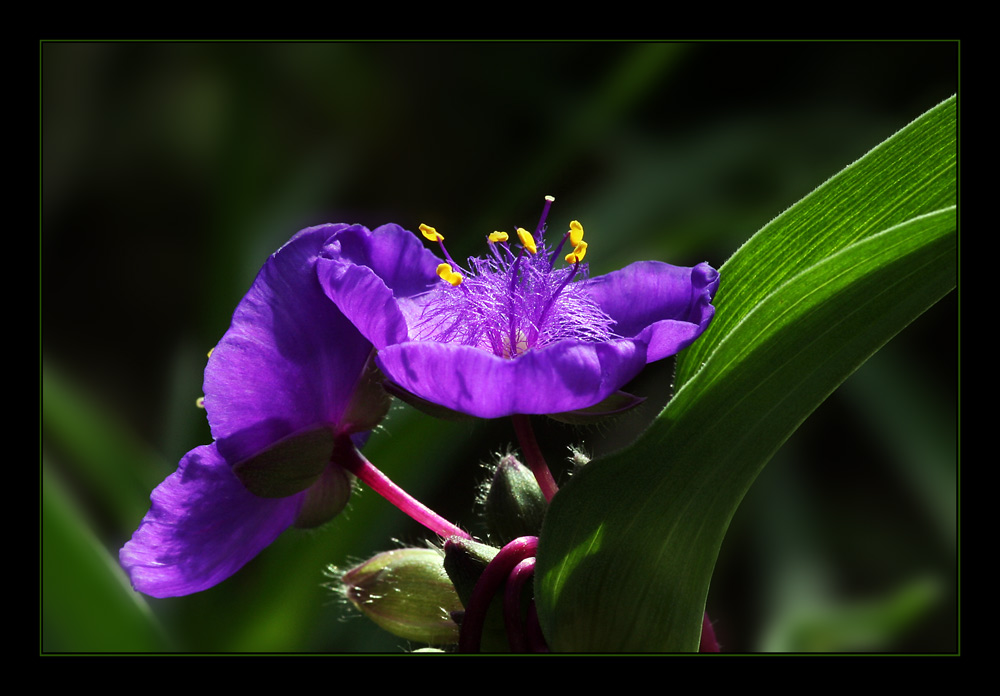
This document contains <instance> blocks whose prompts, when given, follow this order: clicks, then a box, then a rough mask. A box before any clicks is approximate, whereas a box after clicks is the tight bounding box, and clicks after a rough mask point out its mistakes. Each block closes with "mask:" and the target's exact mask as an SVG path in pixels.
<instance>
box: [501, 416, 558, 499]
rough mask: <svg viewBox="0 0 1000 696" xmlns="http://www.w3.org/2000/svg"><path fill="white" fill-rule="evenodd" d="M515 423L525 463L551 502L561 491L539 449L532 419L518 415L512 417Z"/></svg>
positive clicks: (515, 430)
mask: <svg viewBox="0 0 1000 696" xmlns="http://www.w3.org/2000/svg"><path fill="white" fill-rule="evenodd" d="M511 418H512V419H513V421H514V432H516V433H517V441H518V442H519V443H520V444H521V452H522V453H523V454H524V460H525V463H526V464H527V465H528V468H529V469H531V473H533V474H534V475H535V480H536V481H538V487H539V488H541V489H542V495H544V496H545V499H546V500H548V501H551V500H552V498H553V496H555V494H556V492H557V491H558V490H559V486H557V485H556V480H555V479H554V478H552V472H551V471H549V465H548V464H547V463H546V462H545V457H544V456H543V455H542V450H541V449H540V448H539V447H538V440H536V439H535V431H534V429H532V427H531V419H530V418H529V417H528V416H525V415H522V414H517V415H514V416H511Z"/></svg>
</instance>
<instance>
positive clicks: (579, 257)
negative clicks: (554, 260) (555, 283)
mask: <svg viewBox="0 0 1000 696" xmlns="http://www.w3.org/2000/svg"><path fill="white" fill-rule="evenodd" d="M586 255H587V243H586V242H580V243H579V244H577V245H576V248H575V249H573V251H571V252H570V253H568V254H566V263H580V262H581V261H583V257H584V256H586Z"/></svg>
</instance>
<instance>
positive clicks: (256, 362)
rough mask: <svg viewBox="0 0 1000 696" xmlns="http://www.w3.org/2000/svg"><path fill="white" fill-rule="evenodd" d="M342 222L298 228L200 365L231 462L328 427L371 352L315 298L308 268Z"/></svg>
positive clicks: (211, 416) (324, 300) (320, 295)
mask: <svg viewBox="0 0 1000 696" xmlns="http://www.w3.org/2000/svg"><path fill="white" fill-rule="evenodd" d="M345 227H347V226H346V225H321V226H319V227H312V228H308V229H305V230H302V231H301V232H300V233H298V234H297V235H296V236H295V237H293V238H292V239H291V240H290V241H289V242H288V243H287V244H285V245H284V246H283V247H281V249H279V250H278V251H277V252H275V253H274V254H273V255H272V256H271V258H269V259H268V261H267V263H265V264H264V267H263V268H262V269H261V270H260V273H259V274H258V275H257V278H256V280H254V282H253V285H252V286H251V288H250V290H249V291H248V292H247V294H246V296H245V297H244V298H243V300H242V301H240V304H239V305H238V306H237V307H236V311H235V312H234V313H233V321H232V325H231V326H230V328H229V331H227V332H226V334H225V336H223V337H222V340H221V341H220V342H219V345H218V346H216V347H215V350H214V351H213V352H212V356H211V358H210V359H209V361H208V366H207V367H206V368H205V383H204V391H205V409H206V412H207V415H208V421H209V424H210V425H211V427H212V435H213V437H214V438H215V439H216V440H217V444H218V446H219V452H220V453H221V454H222V455H223V456H225V457H226V459H228V460H229V461H230V462H232V463H236V462H239V461H241V460H243V459H246V458H248V457H250V456H253V455H254V454H256V453H258V452H260V451H261V450H263V449H265V448H266V447H268V446H270V445H271V444H273V443H274V442H276V441H278V440H280V439H281V438H283V437H285V436H287V435H290V434H291V433H293V432H296V431H300V430H304V429H307V428H311V427H314V426H317V425H329V426H331V427H335V426H336V425H337V424H338V422H339V420H340V418H341V416H342V414H343V412H344V409H345V408H346V406H347V404H348V402H349V401H350V398H351V395H352V393H353V391H354V386H355V383H356V382H357V380H358V378H359V376H360V375H361V373H362V370H363V368H364V365H365V361H366V360H367V358H368V356H369V354H370V353H371V350H372V346H371V344H370V343H369V342H368V341H367V340H365V338H364V337H363V336H362V335H361V334H360V333H359V332H358V330H357V329H355V328H354V326H353V325H352V324H351V322H350V321H348V320H347V319H346V318H345V317H344V315H343V314H342V313H341V312H340V311H339V310H338V309H337V307H336V305H334V304H333V303H332V302H331V301H330V300H329V298H328V297H327V296H326V294H325V293H324V292H323V290H322V288H321V287H320V284H319V282H318V280H317V278H316V270H315V264H316V259H317V257H318V254H319V252H320V249H321V248H322V246H323V244H324V242H326V240H327V239H329V238H330V237H331V236H332V235H333V234H335V233H336V232H337V231H339V230H341V229H344V228H345Z"/></svg>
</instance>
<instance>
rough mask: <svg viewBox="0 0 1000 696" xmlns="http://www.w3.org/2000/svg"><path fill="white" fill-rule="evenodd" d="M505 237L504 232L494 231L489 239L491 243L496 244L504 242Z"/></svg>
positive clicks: (506, 237)
mask: <svg viewBox="0 0 1000 696" xmlns="http://www.w3.org/2000/svg"><path fill="white" fill-rule="evenodd" d="M507 239H508V236H507V233H506V232H494V233H493V234H491V235H490V241H491V242H492V243H493V244H496V243H497V242H506V241H507Z"/></svg>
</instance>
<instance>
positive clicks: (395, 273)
mask: <svg viewBox="0 0 1000 696" xmlns="http://www.w3.org/2000/svg"><path fill="white" fill-rule="evenodd" d="M439 262H440V261H439V259H438V258H437V257H436V256H434V254H433V253H431V251H430V250H429V249H427V248H425V247H424V245H423V243H422V242H421V241H420V240H418V239H417V237H416V235H414V234H413V233H412V232H408V231H407V230H404V229H403V228H402V227H400V226H399V225H394V224H389V225H383V226H382V227H379V228H377V229H376V230H374V231H373V232H370V231H369V230H368V229H366V228H364V227H362V226H361V225H354V226H352V227H348V228H346V229H344V230H341V231H339V232H338V233H337V235H336V236H334V237H333V238H331V239H330V240H329V241H328V243H327V245H326V246H325V248H324V250H323V258H321V259H320V260H319V262H318V264H317V273H318V276H319V279H320V284H321V285H322V286H323V288H324V290H325V291H326V294H327V296H328V297H329V298H330V299H331V300H333V301H334V302H335V303H336V304H337V306H338V307H339V309H340V311H341V312H343V313H344V314H345V315H346V316H347V317H348V318H349V319H350V320H351V321H352V322H353V323H354V325H355V326H356V327H358V330H359V331H360V332H361V333H362V334H363V335H364V336H365V337H366V338H367V339H368V340H369V341H371V342H372V343H373V344H374V345H375V347H376V348H383V347H385V346H387V345H391V344H393V343H400V342H402V341H405V340H406V339H407V337H408V335H407V316H408V315H410V314H413V313H418V312H419V300H414V299H410V298H413V297H415V296H419V295H421V294H422V293H423V292H425V291H426V290H427V288H428V287H429V286H430V285H432V284H433V283H434V282H436V281H437V280H438V277H437V271H436V269H437V265H438V263H439Z"/></svg>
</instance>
